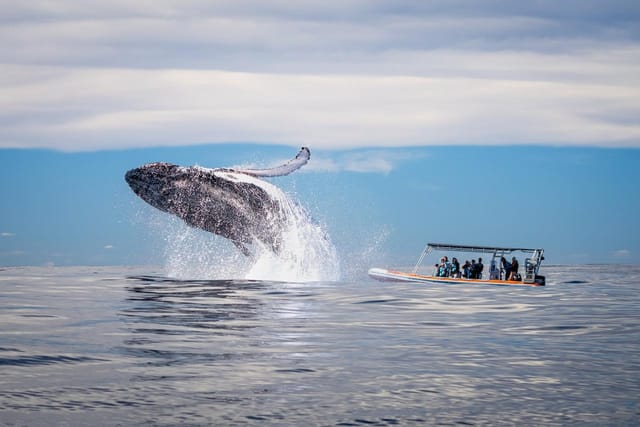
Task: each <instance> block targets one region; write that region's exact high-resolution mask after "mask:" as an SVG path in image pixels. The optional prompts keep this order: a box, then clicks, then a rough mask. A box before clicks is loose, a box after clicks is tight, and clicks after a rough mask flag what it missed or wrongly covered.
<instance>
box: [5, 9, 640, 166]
mask: <svg viewBox="0 0 640 427" xmlns="http://www.w3.org/2000/svg"><path fill="white" fill-rule="evenodd" d="M629 3H630V2H613V3H609V2H607V4H606V5H603V4H602V3H601V2H597V1H587V0H585V1H583V2H581V3H579V4H580V6H581V7H577V6H576V3H574V2H567V4H565V3H563V4H562V5H559V4H557V2H554V3H551V2H544V1H543V2H536V3H535V4H524V3H523V4H519V3H518V2H504V1H499V0H496V1H487V2H473V1H465V0H461V1H456V2H441V1H433V2H412V1H399V2H394V3H393V5H389V4H384V3H377V2H373V3H372V2H361V1H358V0H347V1H341V2H337V1H330V0H329V1H324V2H320V1H311V2H303V3H300V4H296V5H292V4H291V3H290V2H283V1H278V0H272V1H247V2H234V1H219V2H201V1H195V0H193V1H180V2H178V1H172V0H167V1H163V2H161V3H154V4H153V7H151V6H150V5H149V3H147V2H135V3H134V4H132V3H131V2H125V1H119V0H118V1H113V2H92V3H91V5H84V4H78V3H77V2H71V1H64V0H63V1H59V2H56V3H55V5H53V4H51V3H49V2H38V1H36V2H29V4H13V3H12V4H10V5H9V4H7V5H5V8H4V9H5V11H6V12H5V13H4V15H3V17H2V18H0V37H1V38H2V40H5V41H7V42H6V43H3V44H2V46H0V63H1V64H2V66H1V67H0V90H1V91H2V93H3V97H2V98H1V99H0V148H2V147H4V148H6V147H47V148H56V149H62V150H73V151H79V150H96V149H107V148H128V147H139V146H157V145H182V144H184V145H192V144H199V143H216V142H234V141H242V142H246V141H251V142H258V143H265V144H270V143H278V144H283V143H284V144H291V145H303V144H306V145H312V146H313V147H315V148H325V149H348V148H356V147H391V146H427V145H444V144H457V145H462V144H464V145H468V144H471V145H473V144H476V145H486V144H492V145H495V144H548V145H549V144H550V145H596V146H614V147H629V146H630V147H640V125H638V122H637V120H636V118H637V116H638V113H640V77H639V76H640V72H639V71H640V43H639V40H638V39H639V38H640V33H639V32H638V31H637V28H638V27H639V26H638V25H637V24H638V20H639V19H638V17H639V16H640V7H638V6H634V5H633V4H629ZM631 3H632V2H631ZM340 167H342V166H340ZM358 167H361V165H360V166H358V164H354V165H353V168H358ZM367 167H368V166H367ZM377 168H378V169H385V168H388V165H387V166H385V165H384V162H383V161H381V163H380V164H379V165H378V166H377Z"/></svg>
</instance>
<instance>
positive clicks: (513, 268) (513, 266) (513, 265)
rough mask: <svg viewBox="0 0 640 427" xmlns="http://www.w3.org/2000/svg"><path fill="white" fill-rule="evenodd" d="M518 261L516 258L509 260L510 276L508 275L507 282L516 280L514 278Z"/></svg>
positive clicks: (516, 274)
mask: <svg viewBox="0 0 640 427" xmlns="http://www.w3.org/2000/svg"><path fill="white" fill-rule="evenodd" d="M518 276H519V274H518V260H517V259H516V257H513V258H511V269H510V274H509V280H517V279H516V277H518Z"/></svg>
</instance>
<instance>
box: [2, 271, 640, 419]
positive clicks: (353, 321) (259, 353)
mask: <svg viewBox="0 0 640 427" xmlns="http://www.w3.org/2000/svg"><path fill="white" fill-rule="evenodd" d="M159 271H160V270H154V269H152V268H126V267H104V268H103V267H74V268H44V267H43V268H33V267H29V268H4V269H0V328H1V329H0V424H3V425H33V426H51V425H143V426H144V425H224V426H229V425H247V424H249V425H252V424H255V425H297V426H302V425H327V426H332V425H343V426H345V425H347V426H348V425H356V426H360V425H396V424H397V425H421V424H426V425H437V424H447V425H450V424H463V425H486V424H492V425H496V424H497V425H502V424H505V425H523V424H524V425H594V426H595V425H598V426H600V425H638V424H640V298H639V296H638V295H639V293H640V267H638V266H584V267H576V266H571V267H566V266H551V267H547V268H544V267H543V269H542V270H541V273H542V274H545V275H546V276H547V283H548V285H547V286H546V287H543V288H530V287H518V288H509V287H493V286H478V285H475V286H474V285H449V286H427V285H418V284H390V283H378V282H374V281H369V280H368V279H363V280H362V281H359V282H321V283H304V284H299V283H275V282H263V281H175V280H171V279H167V278H163V277H162V275H161V273H160V272H159Z"/></svg>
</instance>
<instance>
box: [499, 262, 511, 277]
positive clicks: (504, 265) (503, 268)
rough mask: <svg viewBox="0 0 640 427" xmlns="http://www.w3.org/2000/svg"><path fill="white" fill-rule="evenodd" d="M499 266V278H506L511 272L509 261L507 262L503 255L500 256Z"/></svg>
mask: <svg viewBox="0 0 640 427" xmlns="http://www.w3.org/2000/svg"><path fill="white" fill-rule="evenodd" d="M500 267H501V268H500V276H501V280H508V279H509V273H510V272H511V263H509V261H507V259H506V258H505V257H502V258H500ZM503 273H504V275H503Z"/></svg>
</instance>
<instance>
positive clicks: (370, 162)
mask: <svg viewBox="0 0 640 427" xmlns="http://www.w3.org/2000/svg"><path fill="white" fill-rule="evenodd" d="M425 156H426V154H424V153H416V152H408V151H407V152H403V151H398V150H393V151H391V150H367V151H361V152H353V153H352V152H347V153H342V154H335V153H334V154H331V155H329V154H326V153H320V154H316V155H313V156H312V158H311V160H310V161H309V164H308V165H307V166H305V167H304V168H303V169H302V171H305V172H317V171H319V172H343V171H346V172H358V173H385V174H386V173H389V172H391V171H393V170H394V169H396V168H397V167H398V166H399V165H400V164H402V163H403V162H405V161H409V160H415V159H418V158H424V157H425Z"/></svg>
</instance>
